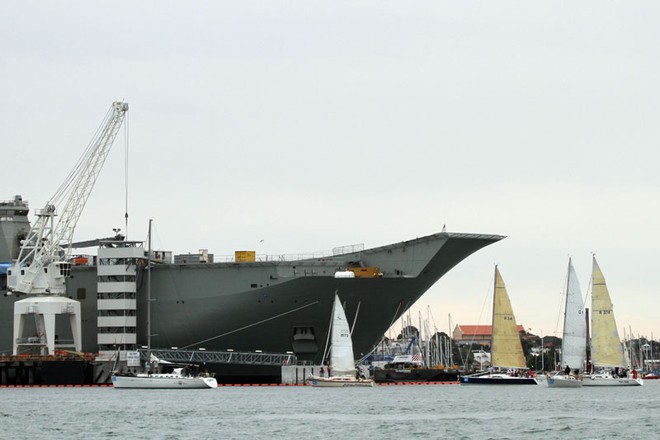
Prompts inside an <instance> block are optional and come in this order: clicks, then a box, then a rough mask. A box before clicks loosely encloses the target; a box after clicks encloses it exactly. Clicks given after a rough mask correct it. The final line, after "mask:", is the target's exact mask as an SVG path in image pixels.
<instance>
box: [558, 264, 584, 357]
mask: <svg viewBox="0 0 660 440" xmlns="http://www.w3.org/2000/svg"><path fill="white" fill-rule="evenodd" d="M586 351H587V322H586V318H585V314H584V302H583V300H582V293H581V291H580V283H579V282H578V279H577V275H576V273H575V268H573V262H572V261H571V260H570V258H569V260H568V276H567V280H566V308H565V310H564V334H563V338H562V343H561V367H562V370H563V369H564V368H566V366H568V367H570V368H571V369H578V368H579V369H580V370H582V369H583V368H584V362H585V360H586Z"/></svg>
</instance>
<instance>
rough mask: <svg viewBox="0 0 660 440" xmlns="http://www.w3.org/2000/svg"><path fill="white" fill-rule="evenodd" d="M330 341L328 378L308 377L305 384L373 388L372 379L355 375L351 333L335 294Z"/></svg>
mask: <svg viewBox="0 0 660 440" xmlns="http://www.w3.org/2000/svg"><path fill="white" fill-rule="evenodd" d="M330 341H331V343H330V364H329V366H328V377H323V376H310V377H309V379H307V382H308V383H309V384H310V385H311V386H313V387H373V386H374V381H373V380H372V379H366V378H363V377H359V375H358V374H357V370H356V368H355V360H354V358H353V342H352V340H351V332H350V329H349V327H348V321H347V320H346V313H345V312H344V308H343V307H342V305H341V302H340V301H339V297H338V296H337V294H335V301H334V305H333V309H332V328H331V339H330Z"/></svg>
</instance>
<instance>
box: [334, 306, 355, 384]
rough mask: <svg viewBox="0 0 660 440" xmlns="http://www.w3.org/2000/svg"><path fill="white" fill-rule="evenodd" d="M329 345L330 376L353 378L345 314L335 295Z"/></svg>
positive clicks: (350, 342) (351, 348) (349, 337)
mask: <svg viewBox="0 0 660 440" xmlns="http://www.w3.org/2000/svg"><path fill="white" fill-rule="evenodd" d="M330 341H331V345H330V367H331V373H332V376H355V360H354V359H353V342H352V341H351V332H350V329H349V326H348V321H347V320H346V313H344V308H343V307H342V305H341V302H340V301H339V297H338V296H337V295H336V294H335V304H334V309H333V311H332V336H331V339H330Z"/></svg>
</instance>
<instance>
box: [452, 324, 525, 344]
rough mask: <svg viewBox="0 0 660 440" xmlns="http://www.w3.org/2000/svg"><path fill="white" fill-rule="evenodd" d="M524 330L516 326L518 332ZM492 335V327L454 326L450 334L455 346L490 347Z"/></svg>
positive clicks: (520, 326)
mask: <svg viewBox="0 0 660 440" xmlns="http://www.w3.org/2000/svg"><path fill="white" fill-rule="evenodd" d="M524 330H525V328H524V327H523V326H522V325H518V331H519V332H522V331H524ZM492 334H493V326H492V325H456V327H455V328H454V331H453V333H452V339H453V340H454V342H455V343H457V344H481V345H490V339H491V336H492Z"/></svg>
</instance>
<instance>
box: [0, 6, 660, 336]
mask: <svg viewBox="0 0 660 440" xmlns="http://www.w3.org/2000/svg"><path fill="white" fill-rule="evenodd" d="M576 3H577V4H576ZM659 12H660V5H659V4H658V3H657V2H651V1H649V2H642V1H636V2H629V1H626V2H601V1H582V2H560V1H534V2H528V1H520V2H508V1H498V2H487V1H482V2H478V1H471V2H443V1H428V2H394V1H357V2H355V1H331V2H330V1H328V2H317V1H273V0H269V1H250V2H236V1H232V2H228V1H227V2H223V1H214V2H210V1H186V2H166V1H117V0H113V1H94V2H89V1H59V2H52V1H15V0H10V1H3V2H2V3H0V53H1V54H2V56H1V57H0V89H1V90H2V98H3V102H2V105H0V118H1V120H2V130H0V145H1V146H2V150H1V151H2V159H1V160H2V164H3V165H4V166H3V167H2V173H1V174H0V176H1V177H0V179H1V183H2V194H0V199H11V198H12V197H13V195H15V194H21V195H23V197H24V198H25V199H26V200H29V202H30V206H31V208H32V210H34V209H35V208H40V207H42V206H43V204H44V203H45V202H46V201H47V200H48V199H49V198H50V197H51V196H52V195H53V193H54V192H55V190H56V189H57V188H58V187H59V185H60V183H61V182H62V180H63V179H64V178H65V177H66V175H67V173H68V171H69V170H70V169H71V167H72V166H73V164H74V163H75V161H76V160H77V158H78V157H79V156H80V155H81V154H82V152H83V150H84V148H85V147H86V145H87V144H88V142H89V140H90V139H91V137H92V135H93V134H94V132H95V130H96V128H97V127H98V126H99V124H100V123H101V121H102V119H103V116H104V115H105V113H106V112H107V110H108V108H109V107H110V104H111V103H112V102H113V101H115V100H126V101H127V102H128V103H129V105H130V111H129V117H128V127H129V130H128V176H129V177H128V181H129V185H128V193H129V199H128V213H129V219H130V220H129V226H128V236H129V239H133V240H142V239H145V238H146V229H147V222H148V219H149V218H153V219H154V221H155V228H156V231H157V234H156V237H155V246H157V247H159V248H161V249H167V250H172V251H174V252H176V253H184V252H195V253H196V252H197V251H198V249H200V248H208V249H209V252H211V253H214V254H215V255H216V258H219V256H221V255H230V254H233V252H234V251H235V250H246V249H252V250H256V251H257V252H258V253H261V254H294V253H313V252H321V251H326V250H331V249H332V248H333V247H335V246H340V245H347V244H355V243H364V245H365V247H374V246H381V245H385V244H389V243H392V242H397V241H402V240H407V239H412V238H415V237H420V236H424V235H427V234H432V233H435V232H439V231H440V230H441V229H442V227H443V225H444V224H446V225H447V230H448V231H450V232H473V233H493V234H501V235H506V236H508V238H506V239H505V240H503V241H501V242H499V243H497V244H494V245H492V246H490V247H488V248H486V249H484V250H482V251H479V252H478V253H476V254H474V255H473V256H471V257H469V258H468V259H467V260H466V261H464V262H463V263H461V264H460V265H459V266H457V267H456V268H455V269H454V270H453V271H451V272H450V273H449V274H448V275H447V276H445V277H444V278H442V279H441V280H440V281H439V282H438V283H436V284H435V285H434V286H433V287H432V288H431V289H430V290H429V291H428V292H427V293H426V294H425V295H424V296H423V297H422V299H421V300H420V301H419V302H418V305H417V307H416V308H415V310H424V313H426V310H427V306H430V309H431V310H432V312H433V316H434V319H435V321H436V324H437V325H438V327H439V329H440V330H443V331H447V316H448V314H450V313H451V315H452V319H453V321H454V323H455V324H456V323H464V324H477V323H479V324H489V323H490V307H491V299H490V295H491V289H492V278H493V267H494V265H495V264H498V265H499V268H500V271H501V273H502V276H503V277H504V280H505V282H506V284H507V287H508V291H509V294H510V297H511V301H512V304H513V308H514V311H515V314H516V318H517V320H518V322H519V323H520V324H522V325H524V326H525V327H527V328H531V329H532V332H534V333H537V334H554V333H555V332H559V331H560V330H561V325H562V320H561V319H560V302H561V292H562V290H563V285H564V282H565V276H566V266H567V260H568V256H569V255H570V256H572V257H573V262H574V265H575V267H576V270H577V273H578V276H579V277H580V283H581V285H582V290H583V293H585V294H586V292H587V290H588V287H589V277H590V271H591V253H592V252H595V253H596V256H597V258H598V261H599V264H600V266H601V268H602V270H603V272H604V274H605V277H606V280H607V282H608V285H609V287H610V293H611V295H612V300H613V302H614V310H615V313H616V316H617V320H618V325H619V328H620V331H622V329H623V328H624V327H625V328H626V329H629V328H632V331H633V333H635V334H642V335H647V336H649V337H650V336H651V333H654V337H655V338H656V339H657V338H658V337H660V326H658V305H657V304H658V303H657V299H658V293H659V292H658V290H659V287H658V285H657V284H656V283H655V280H656V279H657V273H658V270H659V268H660V257H659V256H658V248H659V247H660V235H659V234H658V226H659V225H660V198H659V197H658V196H659V194H660V173H659V171H658V167H659V165H660V160H659V159H660V157H659V155H660V154H659V153H658V132H659V127H660V125H659V124H658V121H659V120H660V85H659V84H660V83H659V81H658V78H660V49H659V48H660V45H658V41H660V30H659V29H660V27H659V26H658V17H659ZM125 150H126V141H125V139H124V136H123V134H122V135H120V136H119V137H118V138H117V141H116V142H115V145H114V147H113V151H112V152H111V154H110V156H109V157H108V159H107V162H106V165H105V167H104V169H103V171H102V173H101V175H100V177H99V180H98V182H97V185H96V187H95V189H94V191H93V193H92V196H91V197H90V200H89V203H88V205H87V208H86V210H85V212H84V213H83V216H82V218H81V220H80V222H79V226H78V229H77V231H76V234H75V239H77V240H84V239H90V238H94V237H100V236H103V237H105V236H108V235H110V234H111V233H112V228H116V227H121V228H122V230H126V228H125V225H124V212H125V205H126V200H125V197H124V194H125V189H126V188H125V185H124V181H125V178H124V176H125V172H124V170H125V162H126V156H125ZM32 219H34V218H32ZM262 240H263V241H262ZM627 331H628V330H627Z"/></svg>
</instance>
